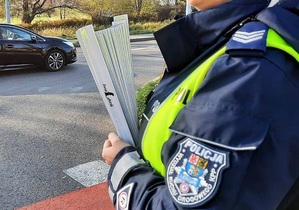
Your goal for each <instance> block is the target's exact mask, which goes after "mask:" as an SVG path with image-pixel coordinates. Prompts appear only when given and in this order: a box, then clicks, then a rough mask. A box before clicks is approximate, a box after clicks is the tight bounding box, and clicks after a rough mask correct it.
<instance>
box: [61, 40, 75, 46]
mask: <svg viewBox="0 0 299 210" xmlns="http://www.w3.org/2000/svg"><path fill="white" fill-rule="evenodd" d="M62 42H63V43H64V44H66V45H68V46H70V47H74V45H73V43H71V42H69V41H62Z"/></svg>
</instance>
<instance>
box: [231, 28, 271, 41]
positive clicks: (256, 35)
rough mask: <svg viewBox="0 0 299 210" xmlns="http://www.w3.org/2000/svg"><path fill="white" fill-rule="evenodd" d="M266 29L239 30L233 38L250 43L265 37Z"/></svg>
mask: <svg viewBox="0 0 299 210" xmlns="http://www.w3.org/2000/svg"><path fill="white" fill-rule="evenodd" d="M265 32H266V30H260V31H254V32H245V31H237V32H236V33H235V34H234V35H233V38H232V39H233V40H234V41H237V42H241V43H244V44H246V43H250V42H254V41H257V40H260V39H263V36H264V34H265Z"/></svg>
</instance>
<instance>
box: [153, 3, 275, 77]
mask: <svg viewBox="0 0 299 210" xmlns="http://www.w3.org/2000/svg"><path fill="white" fill-rule="evenodd" d="M268 3H269V1H268V0H232V1H229V2H227V3H225V4H222V5H221V6H219V7H216V8H213V9H210V10H204V11H199V12H195V13H191V14H189V15H187V16H185V17H183V18H180V19H178V20H177V21H175V22H174V23H172V24H170V25H168V26H166V27H165V28H163V29H161V30H159V31H157V32H155V33H154V36H155V38H156V41H157V43H158V45H159V47H160V50H161V53H162V55H163V57H164V60H165V62H166V64H167V68H168V71H169V72H178V71H180V70H182V69H183V68H184V67H186V66H187V65H188V64H189V63H190V62H192V61H193V60H194V59H195V58H196V57H198V56H199V55H200V54H201V53H203V52H204V51H205V50H206V49H208V48H209V47H211V46H213V45H214V44H215V43H216V42H217V41H218V40H219V39H220V38H221V37H222V36H223V35H224V34H225V33H226V32H227V31H229V30H230V29H231V28H232V27H233V26H234V25H236V24H237V23H238V22H240V21H242V20H244V19H245V18H247V17H249V16H251V15H256V14H257V13H258V12H260V11H261V10H262V9H264V8H266V7H267V5H268ZM240 11H241V12H240Z"/></svg>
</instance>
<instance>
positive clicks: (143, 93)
mask: <svg viewBox="0 0 299 210" xmlns="http://www.w3.org/2000/svg"><path fill="white" fill-rule="evenodd" d="M158 83H159V80H155V81H151V82H149V83H147V84H146V85H145V86H144V87H142V88H140V89H139V90H138V92H137V96H136V100H137V114H138V122H139V123H140V121H141V118H142V114H143V111H144V109H145V107H146V102H147V98H148V95H149V93H150V92H151V91H153V90H154V89H155V88H156V86H157V85H158Z"/></svg>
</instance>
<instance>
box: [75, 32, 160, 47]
mask: <svg viewBox="0 0 299 210" xmlns="http://www.w3.org/2000/svg"><path fill="white" fill-rule="evenodd" d="M151 40H155V37H154V35H153V34H144V35H143V34H140V35H130V42H145V41H151ZM70 41H71V42H72V43H73V44H74V46H75V47H80V44H79V42H78V40H77V39H74V40H70Z"/></svg>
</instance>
